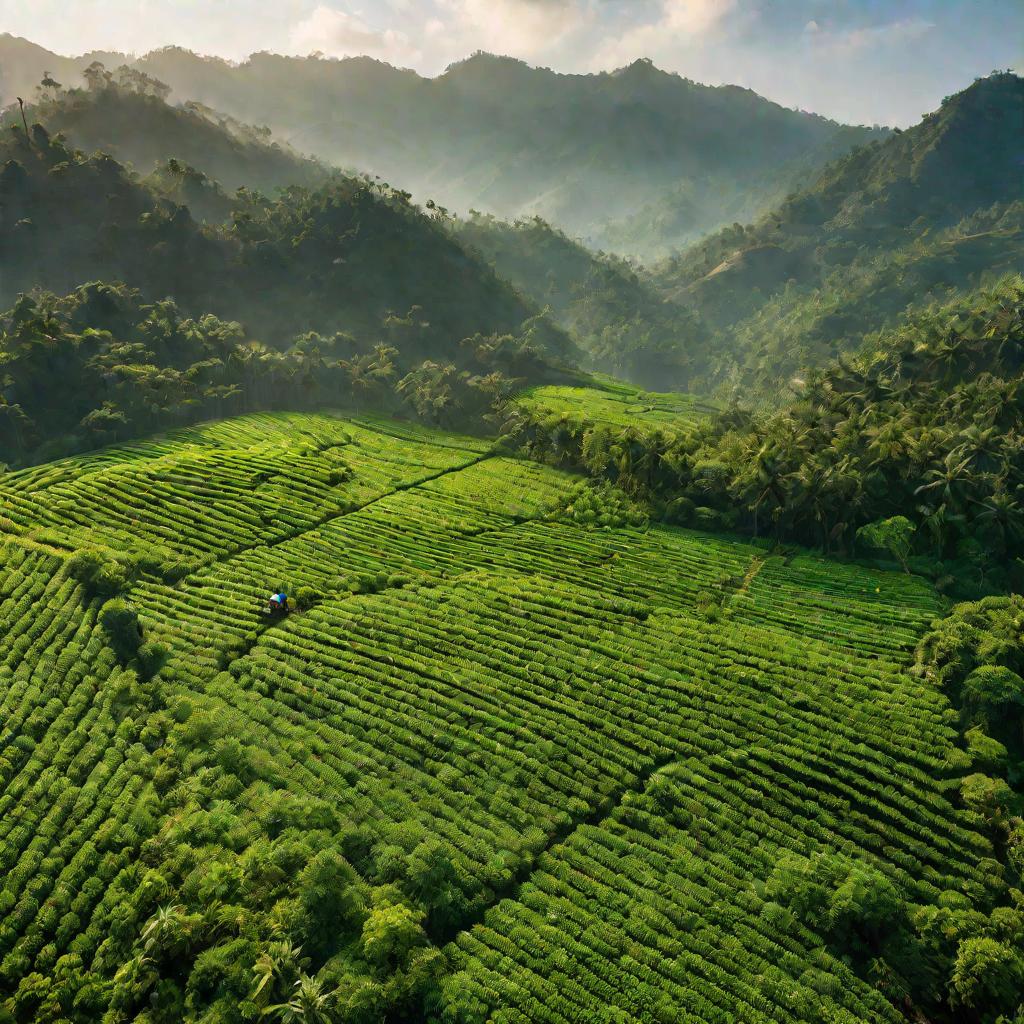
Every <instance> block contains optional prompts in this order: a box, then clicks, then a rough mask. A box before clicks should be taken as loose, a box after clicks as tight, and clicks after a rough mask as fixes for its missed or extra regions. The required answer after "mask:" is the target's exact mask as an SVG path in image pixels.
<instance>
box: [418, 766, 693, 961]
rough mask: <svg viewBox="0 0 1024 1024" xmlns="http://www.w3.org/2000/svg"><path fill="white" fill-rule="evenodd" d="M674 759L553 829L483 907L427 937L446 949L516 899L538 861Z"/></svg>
mask: <svg viewBox="0 0 1024 1024" xmlns="http://www.w3.org/2000/svg"><path fill="white" fill-rule="evenodd" d="M678 760H679V753H678V752H673V753H672V754H670V755H669V756H667V757H661V758H658V759H657V760H655V761H653V762H652V763H651V765H650V766H649V767H648V768H647V769H645V770H644V771H642V772H641V773H640V774H639V775H637V777H636V778H635V779H634V780H633V782H632V783H631V784H626V785H623V786H619V787H616V789H615V791H614V792H613V793H610V794H609V795H608V796H607V797H606V798H605V799H604V800H602V801H601V802H600V803H599V804H597V805H596V806H595V807H592V808H591V809H590V810H589V811H587V813H586V814H582V815H580V816H579V817H577V818H575V819H574V820H573V821H572V822H570V823H569V824H567V825H565V826H564V827H563V828H560V829H556V830H555V831H554V832H553V833H552V834H551V835H550V836H549V837H548V841H547V842H546V843H545V844H544V845H543V846H542V847H541V848H540V849H538V850H537V852H536V853H535V854H534V855H533V856H532V857H531V858H530V860H529V861H528V862H527V863H525V864H523V865H522V867H520V868H519V870H518V871H516V872H515V873H514V874H513V876H512V878H510V879H509V881H508V882H507V884H505V885H503V886H500V887H499V888H497V889H496V890H495V891H494V893H493V896H492V898H491V900H490V901H489V902H488V903H487V904H486V905H485V906H482V907H480V908H479V909H477V910H476V911H474V913H473V914H471V915H469V916H468V917H466V918H465V919H464V920H462V921H461V922H460V923H459V924H458V925H457V926H452V927H450V928H445V929H441V930H438V931H436V932H434V933H432V934H430V938H431V939H432V940H433V941H434V943H436V945H438V946H446V945H448V944H449V943H450V942H454V940H455V939H456V937H457V936H459V935H461V934H462V933H463V932H468V931H470V930H471V929H472V928H474V927H476V925H478V924H481V923H483V920H484V918H485V917H486V916H487V913H488V912H489V911H490V910H492V909H493V908H494V907H496V906H497V905H498V904H499V903H501V902H502V900H508V899H511V900H516V899H518V898H519V897H520V895H521V894H522V891H523V888H524V887H525V886H526V885H527V884H528V883H529V882H530V879H531V878H533V876H534V875H535V874H536V873H537V872H538V871H540V870H541V861H542V860H543V859H544V857H545V856H546V855H547V854H549V853H550V852H551V851H552V850H553V849H555V847H557V846H561V845H563V844H564V843H567V842H569V840H570V839H572V837H573V836H574V835H576V833H578V832H580V831H581V830H582V829H585V828H589V827H593V826H595V825H599V824H600V823H601V822H602V821H605V820H606V819H608V818H610V817H611V816H612V815H613V814H614V813H615V811H616V810H618V809H619V807H621V806H622V802H623V800H625V798H626V797H627V796H629V795H630V794H632V793H642V792H643V791H644V790H645V789H646V788H647V787H648V786H649V785H650V783H651V780H652V779H653V778H654V777H655V775H657V774H658V773H659V772H661V771H664V770H665V769H666V768H668V767H669V765H672V764H675V763H677V762H678Z"/></svg>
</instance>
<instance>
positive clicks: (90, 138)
mask: <svg viewBox="0 0 1024 1024" xmlns="http://www.w3.org/2000/svg"><path fill="white" fill-rule="evenodd" d="M167 91H168V90H167V86H165V85H164V84H163V83H162V82H160V81H158V80H157V79H154V78H152V77H151V76H149V75H146V74H145V73H143V72H140V71H137V70H136V69H134V68H129V67H128V66H126V65H122V66H121V67H120V68H118V69H116V70H106V69H104V70H103V71H97V72H96V73H95V74H94V76H93V78H92V85H91V87H90V88H82V87H79V88H70V89H58V88H48V89H42V90H37V91H36V94H35V97H34V98H33V101H32V102H31V103H27V104H26V117H27V118H28V120H30V121H35V122H39V123H40V124H42V125H43V126H44V127H45V128H46V129H47V131H48V132H49V133H50V134H51V135H55V134H57V133H58V132H59V133H61V134H63V135H66V136H68V137H69V138H70V139H71V141H72V142H73V143H74V145H75V146H76V147H77V148H78V149H81V150H84V151H85V152H87V153H92V152H95V151H97V150H99V151H102V152H104V153H108V154H109V155H111V156H114V157H116V158H117V160H118V161H119V162H121V163H123V164H127V165H131V167H132V168H134V169H135V170H136V171H138V172H139V173H141V174H149V173H151V172H152V171H154V170H155V169H157V168H160V167H162V166H163V165H165V164H166V163H167V162H168V161H169V160H175V161H177V162H178V163H179V164H186V165H188V166H189V167H192V168H194V169H196V170H199V171H201V172H202V173H203V174H205V175H206V176H207V177H208V178H210V179H213V180H214V181H216V182H217V184H218V185H220V186H222V187H223V188H224V189H225V190H227V191H230V192H233V191H235V190H236V189H238V188H241V187H242V186H246V187H248V188H253V189H258V190H259V191H262V192H268V193H272V192H273V191H274V190H275V189H277V188H282V187H285V186H288V185H303V186H309V187H313V186H316V185H320V184H322V183H324V182H326V181H327V180H328V178H329V177H330V176H331V173H332V172H331V170H330V168H328V167H326V166H325V165H323V164H321V163H319V162H317V161H315V160H311V159H308V158H306V157H303V156H301V155H300V154H298V153H296V152H294V151H293V150H292V149H291V148H290V147H288V146H287V145H285V144H281V143H279V142H278V141H277V140H275V139H274V138H272V136H271V133H270V131H269V130H268V129H266V128H257V127H253V126H250V125H246V124H242V123H241V122H238V121H236V120H234V119H233V118H231V117H228V116H226V115H223V114H219V113H217V112H216V111H214V110H211V109H210V108H209V107H204V106H203V105H202V104H198V103H187V104H184V105H178V104H171V103H167V102H165V98H166V94H167ZM3 121H4V122H5V123H7V124H19V123H21V114H20V111H19V109H18V108H17V107H13V108H9V109H8V111H7V112H6V114H5V115H4V117H3Z"/></svg>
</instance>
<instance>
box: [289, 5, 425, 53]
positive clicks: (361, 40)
mask: <svg viewBox="0 0 1024 1024" xmlns="http://www.w3.org/2000/svg"><path fill="white" fill-rule="evenodd" d="M290 42H291V48H292V50H293V51H294V52H295V53H300V54H307V53H316V52H320V53H324V54H327V55H328V56H331V57H355V56H363V55H367V56H371V57H381V58H386V59H388V60H397V61H410V62H415V61H417V60H419V58H420V56H421V54H420V52H419V50H417V49H416V48H415V46H413V45H412V43H411V42H410V40H409V38H408V36H406V35H405V34H404V33H403V32H399V31H397V30H395V29H386V30H384V31H378V30H376V29H374V28H372V27H371V26H370V25H368V24H367V23H366V22H365V21H363V20H362V18H360V17H358V16H356V15H354V14H349V13H347V12H346V11H339V10H337V9H336V8H334V7H328V6H327V5H326V4H320V6H319V7H316V8H315V9H314V10H313V11H312V12H311V13H310V14H309V16H308V17H306V18H304V19H303V20H302V21H300V22H298V23H297V24H296V25H295V26H294V28H293V29H292V31H291V35H290Z"/></svg>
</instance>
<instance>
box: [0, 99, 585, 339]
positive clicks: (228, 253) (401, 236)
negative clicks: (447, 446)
mask: <svg viewBox="0 0 1024 1024" xmlns="http://www.w3.org/2000/svg"><path fill="white" fill-rule="evenodd" d="M99 88H100V89H107V88H117V86H116V85H106V84H101V85H100V86H99ZM71 102H74V100H73V98H72V101H71ZM177 169H178V171H179V172H182V173H187V172H184V171H183V168H182V165H177ZM165 172H166V173H171V174H173V173H174V169H173V168H170V167H167V168H165ZM0 217H2V225H3V231H2V233H0V261H2V263H3V266H4V274H3V276H2V278H0V301H2V302H3V303H5V304H8V305H9V304H10V303H11V302H12V301H14V299H15V298H16V296H17V295H18V294H19V293H21V292H24V291H28V290H31V289H33V288H43V289H47V290H50V291H54V292H57V293H66V292H70V291H71V290H73V289H74V288H76V287H78V286H79V285H81V284H82V283H83V282H85V281H91V280H106V281H123V282H125V283H127V284H128V285H130V286H132V287H136V288H139V289H141V291H142V292H143V293H144V294H145V295H146V296H147V297H149V298H151V299H158V298H164V297H172V298H173V299H174V300H175V301H176V302H177V303H178V304H179V305H180V306H181V307H182V309H183V310H185V311H187V312H188V313H189V314H190V315H192V316H200V315H203V314H205V313H207V312H212V313H214V314H216V315H218V316H221V317H226V318H230V319H233V320H238V321H240V322H242V323H243V324H246V325H248V326H249V327H250V328H251V329H252V328H258V333H259V337H260V340H262V341H264V342H266V343H268V344H272V345H277V344H286V343H287V342H288V341H289V340H290V339H291V338H293V337H295V335H296V334H302V333H304V332H306V331H310V330H313V331H319V332H321V333H326V334H331V333H334V332H336V331H347V332H352V333H356V334H360V335H362V334H372V332H375V331H376V330H377V329H378V327H379V324H380V322H381V321H382V320H383V319H384V318H385V317H387V316H389V315H391V314H395V315H398V316H405V314H406V313H407V312H408V311H409V310H410V309H412V308H413V307H414V306H419V307H420V309H421V310H422V316H421V317H420V318H418V319H417V320H416V322H415V330H414V337H411V338H410V344H415V345H416V346H417V347H418V351H419V353H420V354H421V355H422V356H423V357H424V358H426V357H435V358H436V357H437V356H439V355H443V354H444V353H445V352H447V351H449V350H450V349H451V347H452V346H453V345H454V346H456V347H457V345H458V343H459V342H460V341H461V339H463V338H466V337H471V336H473V335H474V334H476V333H477V332H479V331H483V332H485V333H494V332H498V333H504V332H508V331H516V330H518V329H519V327H520V325H521V324H522V323H523V322H524V321H526V320H528V319H530V318H532V317H533V316H534V314H535V312H536V311H535V309H534V307H532V306H531V305H529V304H528V303H527V302H525V301H524V300H523V299H522V298H521V297H519V296H517V295H516V294H515V292H514V291H513V290H512V289H511V287H510V286H509V285H507V284H506V283H505V282H504V281H502V280H500V279H499V278H498V277H497V276H496V275H495V274H494V272H493V271H492V270H491V269H490V268H489V267H487V266H486V265H485V264H483V262H482V261H480V260H479V259H477V258H474V257H473V256H471V255H470V254H468V253H467V252H465V250H463V249H462V248H461V247H460V246H459V245H458V243H457V242H456V241H455V240H454V239H453V238H452V237H451V235H450V234H449V232H448V231H447V229H446V227H445V221H444V218H443V217H442V216H441V214H440V213H437V212H428V213H424V212H422V211H420V210H419V208H417V207H416V206H414V205H413V204H412V203H411V201H410V197H409V195H408V194H407V193H403V192H398V191H395V190H393V189H391V188H389V187H387V186H386V185H383V184H379V183H375V182H372V181H369V180H367V179H356V178H344V177H336V178H334V179H332V180H331V181H329V182H328V183H327V184H325V185H322V186H320V187H318V188H316V189H308V188H303V187H299V186H290V187H289V188H287V189H284V190H281V191H278V192H277V193H276V194H274V195H273V196H268V195H264V194H262V193H260V192H256V191H253V190H250V189H240V190H239V191H237V192H236V193H234V195H233V197H232V201H231V205H230V211H229V220H228V222H227V223H226V224H224V225H215V224H205V225H204V224H201V223H199V222H198V221H197V220H195V219H194V218H193V216H192V214H191V211H190V210H189V208H188V207H187V206H184V205H181V204H180V203H178V202H175V201H172V200H169V199H167V198H164V197H162V196H161V195H159V194H158V192H157V191H155V190H154V189H153V188H150V187H148V186H147V185H146V184H145V183H143V182H141V181H139V180H138V179H137V178H136V177H135V176H134V175H133V174H132V173H130V172H129V171H128V170H127V169H126V168H125V167H124V166H123V165H122V164H120V163H119V162H118V161H116V160H115V159H114V158H113V157H110V156H107V155H104V154H102V153H97V154H95V155H92V156H87V155H86V154H84V153H83V152H81V151H80V150H77V149H75V148H74V147H73V146H72V145H71V144H70V143H69V142H68V141H65V140H63V139H62V138H61V137H60V136H59V135H56V136H51V135H50V133H49V132H48V131H47V130H46V129H45V128H44V127H43V126H42V125H39V124H36V125H33V126H32V127H31V130H30V132H29V134H28V135H27V136H26V135H25V132H24V130H23V128H22V127H21V125H19V124H14V125H12V126H10V127H9V129H8V130H7V132H6V137H5V138H4V139H2V140H0ZM536 335H537V338H538V340H539V341H540V342H541V343H542V344H543V346H544V347H545V349H546V350H547V351H548V352H549V353H551V354H552V355H554V356H555V357H557V358H566V357H570V356H572V355H573V353H574V351H575V348H574V346H573V345H572V344H571V343H570V342H569V340H568V339H567V338H566V337H565V335H564V334H563V332H561V331H560V330H558V329H557V328H555V327H554V326H553V325H550V324H546V323H544V322H543V321H541V322H538V324H537V327H536Z"/></svg>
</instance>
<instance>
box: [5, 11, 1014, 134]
mask: <svg viewBox="0 0 1024 1024" xmlns="http://www.w3.org/2000/svg"><path fill="white" fill-rule="evenodd" d="M0 32H10V33H12V34H14V35H23V36H28V37H30V38H32V39H33V40H34V41H35V42H38V43H40V44H41V45H43V46H47V47H49V48H51V49H53V50H55V51H57V52H60V53H65V54H78V53H81V52H83V51H86V50H90V49H102V50H111V49H114V50H120V51H126V52H133V53H136V54H141V53H144V52H146V51H149V50H152V49H155V48H158V47H161V46H166V45H169V44H174V45H179V46H183V47H187V48H189V49H192V50H195V51H197V52H200V53H204V54H214V55H219V56H222V57H226V58H229V59H232V60H240V59H244V58H245V57H246V56H247V55H248V54H250V53H252V52H256V51H260V50H269V51H273V52H277V53H288V54H308V53H311V52H315V51H319V52H322V53H324V54H325V55H328V56H336V57H343V56H353V55H361V54H366V55H370V56H373V57H377V58H379V59H381V60H386V61H388V62H390V63H393V64H397V65H400V66H403V67H412V68H415V69H416V70H417V71H419V72H421V73H423V74H437V73H438V72H440V71H441V70H443V69H444V68H445V67H446V66H447V65H448V64H450V63H451V62H453V61H455V60H459V59H461V58H463V57H465V56H466V55H467V54H469V53H471V52H473V51H474V50H477V49H484V50H488V51H490V52H495V53H502V54H507V55H510V56H515V57H521V58H523V59H526V60H529V61H530V62H532V63H539V64H544V65H548V66H550V67H552V68H554V69H555V70H558V71H566V72H581V71H596V70H605V69H612V68H615V67H620V66H622V65H624V64H627V63H629V62H630V61H631V60H634V59H635V58H637V57H641V56H646V57H651V58H652V59H653V60H654V61H655V62H656V63H657V64H658V65H659V66H661V67H663V68H665V69H667V70H671V71H678V72H679V73H680V74H683V75H685V76H687V77H689V78H692V79H695V80H697V81H701V82H706V83H709V84H721V83H732V84H738V85H744V86H748V87H750V88H752V89H754V90H756V91H757V92H760V93H762V94H763V95H765V96H768V97H769V98H771V99H774V100H777V101H778V102H780V103H783V104H785V105H787V106H792V107H798V108H801V109H806V110H813V111H815V112H817V113H821V114H825V115H828V116H830V117H833V118H836V119H837V120H841V121H845V122H852V123H861V124H873V123H877V124H888V125H897V126H906V125H908V124H911V123H913V122H914V121H916V120H917V119H918V118H919V117H920V116H921V115H922V114H923V113H925V112H926V111H928V110H931V109H933V108H934V107H936V106H937V105H938V103H939V102H940V101H941V99H942V98H943V96H945V95H947V94H949V93H951V92H953V91H955V90H956V89H958V88H962V87H963V84H964V82H965V81H969V80H970V78H971V77H973V76H975V75H982V74H987V73H988V72H989V71H991V70H992V69H994V68H1014V69H1016V70H1019V69H1021V67H1022V66H1024V5H1021V4H1019V3H1016V2H1014V0H973V2H961V0H957V2H951V0H905V2H902V3H885V4H880V3H875V2H869V0H841V2H828V3H826V2H824V0H778V2H772V0H761V2H756V0H378V2H372V3H371V2H359V0H352V2H342V0H333V2H326V3H325V2H318V0H275V2H269V0H256V2H242V0H220V2H218V3H215V4H208V3H200V2H198V0H184V2H167V0H102V2H101V0H87V2H73V3H68V2H65V0H0Z"/></svg>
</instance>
